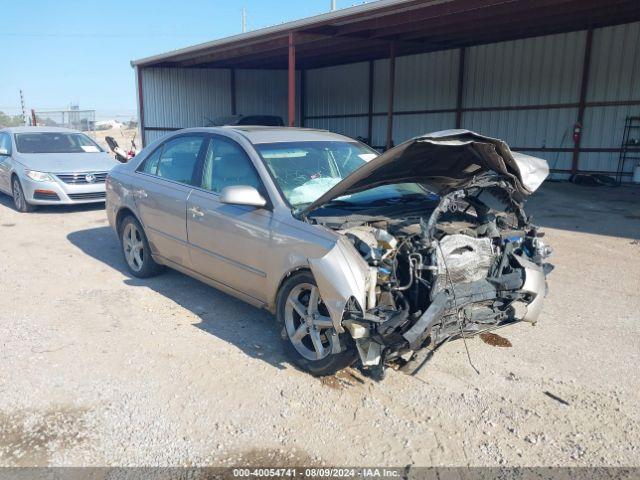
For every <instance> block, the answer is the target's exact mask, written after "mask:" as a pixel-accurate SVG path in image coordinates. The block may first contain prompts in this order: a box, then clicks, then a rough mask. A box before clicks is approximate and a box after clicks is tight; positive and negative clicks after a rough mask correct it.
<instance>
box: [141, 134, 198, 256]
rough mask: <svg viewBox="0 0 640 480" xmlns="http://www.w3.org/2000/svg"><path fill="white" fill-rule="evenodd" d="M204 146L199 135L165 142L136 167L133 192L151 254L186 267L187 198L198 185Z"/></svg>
mask: <svg viewBox="0 0 640 480" xmlns="http://www.w3.org/2000/svg"><path fill="white" fill-rule="evenodd" d="M205 144H206V137H205V136H204V135H202V134H185V135H181V136H178V137H173V138H171V139H170V140H167V141H166V142H165V143H164V144H162V145H160V146H159V147H158V148H157V149H156V150H155V151H154V152H153V153H152V154H151V155H150V156H149V157H148V158H147V159H146V160H145V161H144V163H143V164H142V165H141V166H140V167H139V168H138V171H137V173H138V174H139V177H138V182H137V184H136V190H135V191H134V192H133V195H134V197H135V199H136V205H137V206H138V212H139V213H140V219H141V220H142V223H143V224H144V229H145V232H146V234H147V238H148V239H149V243H150V244H151V250H152V251H153V253H154V254H155V255H159V256H161V257H163V258H165V259H168V260H170V261H172V262H174V263H177V264H179V265H182V266H186V267H188V266H189V251H188V248H187V228H186V215H187V199H188V198H189V194H190V193H191V191H192V189H193V185H195V184H199V169H198V160H199V158H200V155H201V154H202V152H203V151H204V148H205Z"/></svg>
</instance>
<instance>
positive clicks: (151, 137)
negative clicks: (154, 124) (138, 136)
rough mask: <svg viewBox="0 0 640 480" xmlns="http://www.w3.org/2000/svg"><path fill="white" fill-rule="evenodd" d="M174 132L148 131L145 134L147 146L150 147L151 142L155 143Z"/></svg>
mask: <svg viewBox="0 0 640 480" xmlns="http://www.w3.org/2000/svg"><path fill="white" fill-rule="evenodd" d="M170 133H173V132H162V131H159V130H146V131H145V132H144V139H145V146H146V145H149V144H150V143H151V142H155V141H156V140H157V139H159V138H162V137H164V136H165V135H169V134H170Z"/></svg>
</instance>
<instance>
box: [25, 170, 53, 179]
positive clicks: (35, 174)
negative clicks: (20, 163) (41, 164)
mask: <svg viewBox="0 0 640 480" xmlns="http://www.w3.org/2000/svg"><path fill="white" fill-rule="evenodd" d="M25 173H26V175H27V177H29V178H30V179H31V180H33V181H34V182H52V181H53V178H52V177H51V175H49V174H48V173H44V172H36V171H35V170H25Z"/></svg>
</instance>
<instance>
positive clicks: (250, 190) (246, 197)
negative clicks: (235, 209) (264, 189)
mask: <svg viewBox="0 0 640 480" xmlns="http://www.w3.org/2000/svg"><path fill="white" fill-rule="evenodd" d="M220 201H221V202H222V203H228V204H230V205H247V206H250V207H258V208H262V207H264V206H265V205H266V204H267V201H266V200H265V198H264V197H263V196H262V195H260V193H259V192H258V190H256V189H255V188H254V187H250V186H249V185H234V186H232V187H225V188H223V189H222V192H220Z"/></svg>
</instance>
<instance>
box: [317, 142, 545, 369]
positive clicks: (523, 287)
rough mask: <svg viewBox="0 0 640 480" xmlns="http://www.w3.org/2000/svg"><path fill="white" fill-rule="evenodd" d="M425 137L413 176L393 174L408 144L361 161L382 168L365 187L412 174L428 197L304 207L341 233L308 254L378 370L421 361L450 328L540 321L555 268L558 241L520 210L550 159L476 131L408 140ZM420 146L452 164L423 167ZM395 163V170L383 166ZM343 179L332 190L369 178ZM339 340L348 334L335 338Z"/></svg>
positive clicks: (328, 296) (369, 364)
mask: <svg viewBox="0 0 640 480" xmlns="http://www.w3.org/2000/svg"><path fill="white" fill-rule="evenodd" d="M425 138H426V139H427V140H424V139H425ZM421 140H423V141H424V142H425V143H423V144H422V145H421V146H420V147H421V148H420V149H418V150H416V149H415V148H414V149H413V152H412V154H411V161H412V162H414V165H413V166H412V167H411V166H410V170H411V171H413V172H414V173H413V176H407V175H404V176H402V177H401V178H399V177H398V175H402V174H399V173H398V172H400V171H402V169H403V168H406V167H407V165H406V162H407V160H406V157H405V155H406V152H407V151H408V150H410V149H411V148H412V147H414V145H413V144H412V145H409V147H407V146H406V145H402V146H400V147H397V148H398V149H401V152H400V154H399V155H395V156H394V155H393V151H392V152H391V153H390V154H389V152H388V154H385V155H384V156H382V157H379V158H378V159H376V160H374V161H373V162H371V163H372V164H374V163H376V162H377V163H378V164H379V165H377V166H375V165H374V167H377V168H373V167H371V164H369V165H367V166H366V167H363V168H369V170H370V172H369V174H368V178H370V179H371V178H375V179H376V181H375V182H374V183H372V185H371V186H370V187H369V188H373V187H376V186H380V185H384V184H391V183H393V182H399V181H402V182H407V181H414V182H416V183H419V184H421V185H423V186H424V187H425V188H426V189H428V190H429V191H431V192H434V193H436V194H437V195H438V196H439V197H438V200H437V201H436V202H435V204H434V206H433V207H431V208H426V207H421V208H417V209H415V210H413V211H412V210H411V209H409V211H407V212H404V213H403V214H402V215H398V214H394V213H389V214H386V215H385V214H380V213H379V212H378V214H377V215H372V216H370V217H367V215H366V214H364V213H363V212H358V215H345V216H344V217H335V216H332V217H323V215H322V213H321V212H320V213H317V214H309V213H310V212H308V213H307V215H306V216H305V218H306V219H307V221H310V222H313V223H317V224H321V225H324V226H325V227H327V228H330V229H332V230H334V231H337V232H338V233H339V234H341V236H340V240H339V241H338V242H337V243H336V245H335V247H334V248H333V249H332V250H331V251H330V252H329V253H328V254H327V255H325V256H324V257H322V258H319V259H310V260H309V265H310V267H311V270H312V272H313V274H314V277H315V279H316V281H317V283H318V287H319V290H320V294H321V296H322V299H323V301H324V303H325V305H326V307H327V310H328V311H329V314H330V316H331V319H332V321H333V323H334V329H335V332H337V333H338V334H340V333H342V332H344V331H345V330H346V331H348V332H349V334H350V337H351V338H352V339H353V342H354V343H355V345H356V347H357V350H358V353H359V356H360V361H361V363H362V365H363V367H365V368H368V369H372V370H374V371H378V372H383V369H384V367H385V366H386V365H388V364H390V363H392V362H395V363H399V364H400V365H401V366H402V368H403V370H405V371H407V372H410V373H415V372H416V371H417V370H418V369H419V368H420V367H421V366H422V365H423V364H424V362H425V361H426V359H428V358H429V356H430V355H431V354H432V353H433V352H434V351H435V350H436V349H437V348H438V347H439V346H441V345H442V344H443V343H445V342H447V341H448V340H450V339H452V338H456V337H466V336H470V335H475V334H478V333H481V332H485V331H488V330H493V329H496V328H499V327H502V326H505V325H508V324H512V323H516V322H520V321H526V322H530V323H535V322H536V321H537V319H538V317H539V315H540V311H541V307H542V302H543V298H544V297H545V295H546V288H547V285H546V275H547V274H548V273H549V272H550V271H551V270H552V269H553V267H552V266H551V265H550V264H548V263H546V261H545V259H546V258H547V257H548V256H549V255H550V253H551V249H550V248H549V247H547V246H546V245H545V244H544V242H543V240H542V237H543V235H544V234H543V233H542V232H540V231H539V229H538V227H536V226H535V225H533V224H532V222H531V220H530V218H529V217H528V216H527V215H526V214H525V212H524V210H523V201H524V199H525V198H526V196H528V194H530V193H532V191H533V190H535V188H537V186H539V185H540V183H542V180H543V179H544V177H546V174H547V171H545V167H544V165H543V164H542V163H541V162H544V161H542V160H539V159H531V157H527V158H522V157H521V158H519V159H518V160H516V159H514V156H512V154H511V152H510V151H509V150H508V147H506V145H505V144H504V143H503V142H500V141H497V140H494V139H488V138H486V137H481V136H479V135H476V134H473V133H471V132H460V131H456V132H452V133H450V134H449V135H441V134H440V135H436V136H435V137H421V139H414V140H413V141H412V142H420V141H421ZM443 147H444V148H443ZM447 147H450V148H447ZM420 151H421V152H422V153H423V154H424V155H423V158H422V162H424V163H427V164H428V162H429V161H434V160H433V159H434V155H435V156H437V161H438V162H440V165H445V164H446V160H447V158H446V157H447V155H449V159H448V160H450V163H455V165H453V166H452V167H451V169H450V170H449V171H440V172H434V171H433V169H432V168H431V169H430V168H429V165H426V166H425V165H423V164H420V163H417V165H418V167H416V162H420V155H419V153H420ZM530 159H531V160H530ZM403 162H404V163H403ZM545 163H546V162H545ZM390 164H391V165H393V166H394V167H395V168H394V169H389V172H393V174H388V175H386V176H385V175H381V174H380V172H381V170H382V171H383V170H384V168H387V166H388V165H390ZM461 168H462V169H463V170H465V169H466V171H467V174H460V172H459V169H461ZM356 173H358V172H356ZM385 178H386V180H385ZM345 182H346V183H347V185H346V188H345V187H344V186H343V188H342V189H340V188H337V189H336V191H335V192H333V193H331V192H330V193H331V194H330V195H327V197H328V198H336V197H337V196H344V195H345V194H346V195H349V194H351V193H353V192H356V191H363V190H365V189H366V188H368V185H367V182H366V177H362V178H357V179H355V180H354V179H347V180H345ZM385 182H386V183H385ZM354 185H357V187H354ZM339 186H340V185H338V187H339ZM324 201H326V199H325V200H324ZM314 208H317V206H315V207H314ZM342 338H344V336H342ZM343 343H345V342H344V340H343ZM333 348H334V349H335V350H336V351H339V350H342V349H346V348H349V346H348V345H344V344H343V345H341V344H340V342H336V343H335V344H334V347H333Z"/></svg>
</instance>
